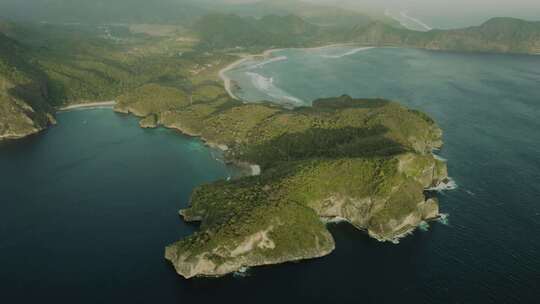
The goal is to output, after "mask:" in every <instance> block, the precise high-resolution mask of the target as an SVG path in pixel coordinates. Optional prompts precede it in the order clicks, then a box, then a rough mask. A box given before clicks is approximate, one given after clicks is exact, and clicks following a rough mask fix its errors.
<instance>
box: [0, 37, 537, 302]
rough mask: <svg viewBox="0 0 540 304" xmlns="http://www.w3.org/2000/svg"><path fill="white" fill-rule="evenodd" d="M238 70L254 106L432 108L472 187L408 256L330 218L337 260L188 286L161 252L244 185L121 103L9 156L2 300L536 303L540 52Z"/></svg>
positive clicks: (192, 144) (378, 57) (454, 161)
mask: <svg viewBox="0 0 540 304" xmlns="http://www.w3.org/2000/svg"><path fill="white" fill-rule="evenodd" d="M274 56H276V57H280V59H279V60H274V61H271V62H269V63H267V64H260V62H247V63H246V64H245V65H243V66H241V67H239V68H237V69H235V70H232V71H230V72H228V76H230V77H231V78H232V79H233V80H235V81H236V82H237V83H238V84H239V85H240V87H241V88H242V90H241V91H240V92H238V95H240V96H241V97H243V98H244V99H245V100H246V101H249V102H256V101H258V100H271V101H274V102H278V103H280V102H285V103H286V104H287V105H294V106H309V105H310V103H311V101H312V100H313V99H316V98H319V97H330V96H336V95H342V94H349V95H351V96H354V97H370V98H371V97H384V98H388V99H392V100H396V101H399V102H401V103H403V104H404V105H406V106H408V107H411V108H415V109H419V110H422V111H424V112H426V113H428V114H429V115H431V116H432V117H433V118H434V119H435V120H436V121H437V123H438V124H439V125H440V126H441V128H442V129H443V130H444V132H445V133H444V140H445V146H444V148H443V149H442V150H441V151H439V154H440V156H441V157H443V158H445V159H447V160H448V166H449V171H450V175H451V176H452V177H453V179H454V180H455V181H456V183H457V185H458V188H457V189H455V190H452V191H448V192H442V193H440V194H439V195H438V196H439V198H440V202H441V212H443V213H445V214H447V215H448V216H447V218H446V220H444V221H440V222H432V223H430V225H429V227H423V228H424V229H419V230H417V231H415V233H414V234H412V235H410V236H407V237H406V238H404V239H402V240H401V241H400V243H399V244H392V243H380V242H377V241H376V240H373V239H370V238H369V237H368V236H367V235H366V234H365V233H364V232H362V231H358V230H356V229H354V228H352V227H350V226H349V225H347V224H345V223H341V224H331V225H330V230H331V232H332V233H333V235H334V237H335V239H336V246H337V247H336V250H335V252H333V253H332V254H331V255H330V256H327V257H324V258H321V259H316V260H310V261H303V262H299V263H289V264H284V265H275V266H268V267H260V268H253V269H250V270H248V272H247V273H246V274H245V275H242V276H240V275H230V276H226V277H224V278H219V279H207V278H199V279H193V280H185V279H183V278H181V277H180V276H178V275H177V274H176V273H175V272H174V269H173V268H172V266H171V265H169V263H168V262H166V261H165V259H164V258H163V253H164V247H165V246H166V245H168V244H170V243H171V242H174V241H175V240H178V239H180V238H182V237H184V236H187V235H189V234H191V233H193V232H194V231H195V230H196V229H197V226H196V225H193V224H187V223H184V222H182V220H181V219H180V217H179V216H178V213H177V212H178V210H179V209H181V208H184V207H186V206H187V204H188V200H189V196H190V193H191V191H192V190H193V188H194V187H196V186H197V185H200V184H202V183H207V182H212V181H214V180H218V179H223V178H227V177H228V176H231V175H234V174H235V172H234V170H233V169H231V168H228V167H226V166H225V165H224V164H223V163H222V162H221V161H220V155H219V153H218V152H217V151H214V150H212V149H209V148H208V147H206V146H204V145H203V144H202V143H201V142H200V141H199V140H197V139H194V138H189V137H186V136H183V135H180V134H177V133H176V132H174V131H171V130H165V129H155V130H144V129H140V128H139V127H138V124H137V119H135V118H133V117H128V116H124V115H118V114H115V113H114V112H112V111H111V110H110V109H94V110H81V111H71V112H66V113H61V114H59V116H58V120H59V124H58V126H56V127H54V128H52V129H50V130H48V131H47V132H44V133H42V134H39V135H36V136H32V137H30V138H27V139H23V140H19V141H11V142H5V143H1V144H0V193H1V196H0V207H1V208H2V209H1V210H2V211H1V212H0V261H1V265H0V266H1V268H0V300H1V301H2V303H36V302H46V303H49V302H52V303H128V302H129V303H194V302H196V303H230V302H233V301H235V302H240V303H241V302H248V301H249V302H254V303H276V302H278V301H286V302H292V303H395V302H398V301H399V302H402V303H403V302H405V303H409V302H414V303H534V302H536V301H537V298H538V296H540V291H539V290H538V288H537V287H536V286H537V284H538V282H540V254H539V252H540V237H538V235H540V132H539V131H540V57H535V56H516V55H491V54H461V53H445V52H429V51H422V50H412V49H386V48H384V49H379V48H371V49H364V48H341V47H336V48H327V49H319V50H283V51H280V52H278V53H276V54H275V55H274Z"/></svg>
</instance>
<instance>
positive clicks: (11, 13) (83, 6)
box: [0, 0, 540, 28]
mask: <svg viewBox="0 0 540 304" xmlns="http://www.w3.org/2000/svg"><path fill="white" fill-rule="evenodd" d="M295 1H296V2H304V3H311V4H321V5H325V6H334V7H341V8H349V9H355V10H357V11H359V12H363V13H366V14H372V15H374V14H378V15H383V14H384V13H385V12H387V13H388V12H390V13H391V14H389V15H392V16H399V15H400V14H401V13H406V14H407V15H408V16H410V17H412V18H415V19H418V20H420V21H421V22H422V23H425V24H427V25H428V26H429V27H433V28H452V27H465V26H472V25H479V24H481V23H483V22H484V21H486V20H488V19H490V18H492V17H515V18H522V19H526V20H532V21H538V20H540V1H538V0H515V1H508V0H504V1H501V0H475V1H474V2H471V1H468V0H453V1H447V0H156V1H152V2H149V1H145V0H108V1H104V0H94V1H82V0H0V18H6V19H14V20H18V19H24V20H31V21H43V20H45V19H52V20H55V18H56V17H60V18H62V19H69V18H71V19H72V21H73V20H78V19H80V20H81V22H84V21H85V19H88V20H91V18H98V19H102V21H104V20H107V21H113V20H114V21H116V20H115V18H119V19H121V18H123V17H125V16H126V15H130V17H129V18H130V19H129V20H131V21H132V22H137V21H138V20H140V21H141V22H156V23H157V22H159V21H163V20H169V21H171V20H174V19H175V18H177V19H182V18H185V19H187V18H194V17H196V16H198V15H202V14H205V13H207V12H212V11H219V9H220V8H223V7H228V6H229V5H230V6H231V9H230V10H229V11H230V12H235V9H238V11H245V8H246V6H250V5H252V6H256V5H260V3H262V2H264V3H265V4H264V5H263V6H262V7H263V9H262V10H261V9H260V7H261V6H259V12H261V11H262V12H263V13H264V12H265V11H266V10H267V8H268V7H272V6H275V7H278V6H279V7H281V8H283V7H286V6H287V5H291V4H292V3H293V2H295ZM257 3H259V4H257ZM199 9H201V10H199ZM284 11H286V9H285V10H284ZM268 12H269V13H273V12H274V11H272V10H270V9H268ZM119 16H120V17H119ZM133 16H135V17H133ZM126 19H127V18H126ZM118 21H122V20H118Z"/></svg>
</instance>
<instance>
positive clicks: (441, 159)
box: [433, 153, 448, 163]
mask: <svg viewBox="0 0 540 304" xmlns="http://www.w3.org/2000/svg"><path fill="white" fill-rule="evenodd" d="M433 157H434V158H435V159H436V160H439V161H442V162H445V163H446V162H448V160H447V159H446V158H444V157H442V156H440V155H437V154H435V153H433Z"/></svg>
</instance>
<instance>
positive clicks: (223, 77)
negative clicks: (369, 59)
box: [218, 43, 359, 101]
mask: <svg viewBox="0 0 540 304" xmlns="http://www.w3.org/2000/svg"><path fill="white" fill-rule="evenodd" d="M355 45H359V44H358V43H333V44H327V45H322V46H316V47H308V48H274V49H268V50H266V51H264V52H262V53H260V54H249V55H241V56H240V59H238V60H236V61H234V62H233V63H231V64H229V65H228V66H226V67H225V68H223V69H221V70H220V71H219V73H218V75H219V78H221V80H222V81H223V84H224V86H225V91H227V94H229V96H230V97H231V98H232V99H235V100H239V101H242V99H241V98H239V97H238V96H236V95H235V94H234V92H233V89H232V80H231V78H229V77H228V76H227V75H226V73H227V72H229V71H231V70H234V69H235V68H237V67H238V66H240V65H242V64H243V63H245V62H246V61H249V60H252V59H256V58H259V57H262V58H263V59H264V58H268V57H270V56H271V55H272V53H275V52H279V51H282V50H290V49H293V50H305V51H308V50H309V51H314V50H323V49H326V48H332V47H345V46H355Z"/></svg>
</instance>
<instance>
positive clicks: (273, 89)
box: [246, 72, 305, 106]
mask: <svg viewBox="0 0 540 304" xmlns="http://www.w3.org/2000/svg"><path fill="white" fill-rule="evenodd" d="M246 75H248V76H249V78H250V79H251V83H252V84H253V86H254V87H255V88H256V89H257V90H259V91H261V92H263V93H264V94H266V95H268V96H270V97H272V98H274V99H276V100H277V101H287V102H288V103H292V104H293V105H296V106H299V105H303V104H305V102H304V101H303V100H301V99H299V98H296V97H294V96H291V95H290V94H289V93H287V92H285V91H283V90H282V89H280V88H278V87H277V86H276V85H275V84H274V78H273V77H264V76H263V75H261V74H257V73H253V72H246Z"/></svg>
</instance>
